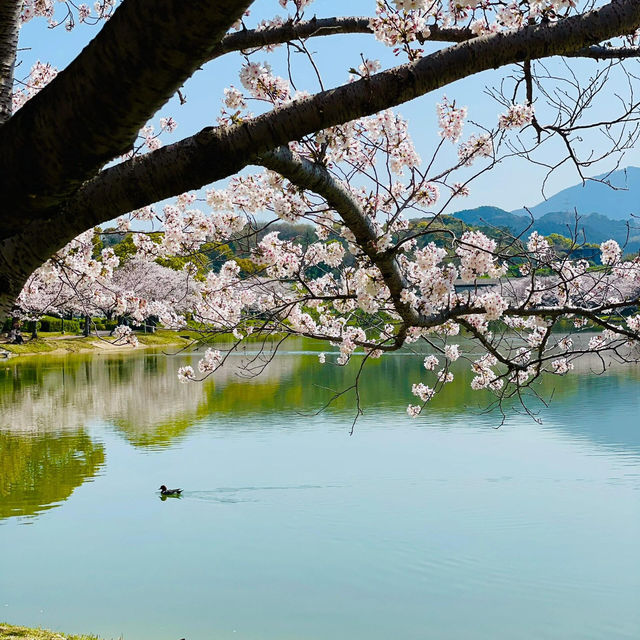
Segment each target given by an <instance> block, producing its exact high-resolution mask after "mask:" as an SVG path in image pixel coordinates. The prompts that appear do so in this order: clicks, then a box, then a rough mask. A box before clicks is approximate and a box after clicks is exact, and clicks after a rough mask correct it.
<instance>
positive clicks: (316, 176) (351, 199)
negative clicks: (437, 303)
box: [256, 147, 420, 326]
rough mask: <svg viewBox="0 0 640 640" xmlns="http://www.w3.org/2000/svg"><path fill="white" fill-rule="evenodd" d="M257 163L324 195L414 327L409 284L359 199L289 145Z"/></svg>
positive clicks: (398, 310)
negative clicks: (405, 296)
mask: <svg viewBox="0 0 640 640" xmlns="http://www.w3.org/2000/svg"><path fill="white" fill-rule="evenodd" d="M256 163H257V164H259V165H262V166H264V167H266V168H267V169H271V170H272V171H275V172H277V173H279V174H280V175H281V176H284V177H285V178H287V180H289V181H290V182H292V183H293V184H295V185H296V186H297V187H302V188H303V189H308V190H309V191H313V192H314V193H317V194H319V195H321V196H322V197H323V198H324V199H325V200H326V201H327V203H328V204H329V206H330V207H331V208H332V209H335V210H336V211H337V212H338V214H339V215H340V217H341V218H342V220H343V221H344V223H345V225H346V226H347V227H348V229H349V230H350V231H351V233H353V235H354V236H355V239H356V243H357V244H358V246H359V247H360V248H361V249H362V251H363V252H364V253H365V254H366V255H367V256H368V258H369V259H370V260H371V262H372V263H373V264H374V265H376V267H378V269H379V270H380V273H381V274H382V277H383V279H384V283H385V284H386V285H387V288H388V289H389V293H390V296H391V300H392V301H393V306H394V307H395V309H396V311H397V312H398V313H399V315H400V317H401V318H402V320H403V321H404V322H405V324H407V325H409V326H411V325H417V324H419V323H420V316H419V315H418V314H417V313H416V311H415V310H414V309H413V307H411V305H409V304H407V303H406V302H403V301H402V298H401V295H402V292H403V291H404V289H405V288H406V286H407V285H406V283H405V281H404V277H403V276H402V273H401V271H400V268H399V266H398V264H397V263H396V261H395V258H394V256H393V255H392V254H389V253H386V252H383V251H382V252H381V251H378V250H377V249H376V246H375V245H376V240H377V235H376V232H375V229H374V227H373V225H372V224H371V221H370V220H369V218H368V217H367V215H366V213H365V212H364V211H363V210H362V207H361V206H360V203H359V202H358V200H357V198H356V197H355V196H354V195H353V194H352V193H350V192H349V191H348V189H346V188H345V187H344V186H343V185H342V184H341V183H340V182H338V181H337V180H336V179H335V178H334V177H333V176H332V175H331V174H330V173H329V172H328V171H327V170H326V169H325V168H324V167H323V166H321V165H318V164H313V163H312V162H310V161H309V160H306V159H305V158H301V157H300V156H298V155H297V154H294V153H293V152H291V151H290V150H289V148H288V147H281V148H280V149H277V150H276V151H271V152H267V153H263V154H261V155H260V156H259V157H258V158H257V159H256Z"/></svg>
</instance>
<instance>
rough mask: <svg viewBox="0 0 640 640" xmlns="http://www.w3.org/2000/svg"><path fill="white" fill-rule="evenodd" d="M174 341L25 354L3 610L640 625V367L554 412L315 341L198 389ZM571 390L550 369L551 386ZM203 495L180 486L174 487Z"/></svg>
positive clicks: (597, 627)
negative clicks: (108, 351)
mask: <svg viewBox="0 0 640 640" xmlns="http://www.w3.org/2000/svg"><path fill="white" fill-rule="evenodd" d="M188 359H189V358H188V357H185V356H179V357H171V356H166V355H164V354H158V353H136V354H127V355H122V354H118V355H109V356H106V355H97V356H93V357H78V356H76V357H68V358H66V359H49V358H47V359H44V358H42V359H33V360H31V361H23V362H22V363H16V362H13V361H9V362H3V363H2V367H1V369H0V545H1V546H0V620H6V621H8V622H12V623H15V624H25V625H33V626H35V625H41V626H45V627H49V628H55V629H61V630H65V631H68V632H93V633H97V634H100V635H102V636H103V637H106V638H110V637H113V638H116V637H119V636H121V635H122V636H124V638H125V640H143V639H148V638H154V640H178V639H179V638H187V640H198V639H200V638H203V639H204V638H207V639H209V638H210V639H214V640H227V639H231V638H233V639H236V640H271V639H273V640H276V639H277V640H293V639H296V640H299V639H304V640H316V639H317V640H321V639H322V640H326V639H328V638H331V639H332V640H342V639H344V640H361V639H362V640H364V639H367V640H376V639H380V640H382V639H384V640H388V639H389V638H403V639H414V638H415V639H420V640H422V639H424V638H437V639H455V640H466V639H472V640H475V639H487V640H488V639H491V640H519V639H523V640H524V639H527V640H534V639H535V640H541V639H547V638H548V639H563V640H564V639H574V638H575V639H580V640H583V639H603V640H605V639H606V640H616V639H622V638H634V639H636V640H637V638H639V637H640V543H639V540H640V417H639V414H640V393H639V391H640V370H638V369H620V370H614V371H612V372H611V373H609V374H607V375H605V376H593V375H589V364H588V363H584V365H583V370H582V371H578V372H577V373H575V374H574V375H572V376H571V377H568V378H564V379H560V380H559V379H557V378H556V379H554V380H553V383H555V385H556V388H555V392H554V393H553V399H552V402H551V405H550V407H549V409H546V410H544V411H542V413H541V414H540V417H541V418H542V420H543V423H542V424H541V425H540V424H537V423H536V422H535V421H533V420H532V419H530V418H528V417H525V416H518V415H512V416H511V418H510V419H509V421H508V422H507V423H506V424H505V425H504V426H503V427H502V428H500V429H495V428H494V427H495V426H496V424H497V423H498V422H499V417H498V416H496V415H493V414H490V415H487V414H484V413H482V412H481V411H480V410H479V408H478V407H479V406H480V407H481V406H486V403H487V402H488V399H487V397H486V396H482V395H478V394H473V393H472V392H471V391H469V390H468V381H469V378H468V375H466V374H463V373H462V372H459V375H458V377H457V382H456V383H454V384H453V385H451V388H450V389H449V392H448V393H447V394H446V395H444V396H442V397H440V398H438V399H437V400H436V401H435V402H434V404H433V405H432V406H431V407H430V410H429V411H428V412H427V413H426V414H423V416H421V417H420V418H419V419H417V420H409V419H408V418H407V417H406V414H405V413H404V408H405V406H406V404H407V403H408V402H409V401H411V399H412V398H411V395H410V386H411V383H412V382H416V381H419V380H420V379H423V380H425V381H426V378H425V377H424V375H423V374H424V369H422V371H421V368H420V365H421V359H419V358H411V357H408V356H406V355H396V356H390V357H385V358H383V359H382V360H381V361H376V362H375V363H372V366H370V367H369V368H368V369H367V370H366V373H365V376H364V379H363V387H362V392H363V403H364V406H365V409H366V411H365V415H364V416H363V418H362V419H361V420H360V421H359V422H358V424H357V426H356V430H355V433H354V435H353V436H351V437H350V436H349V429H350V424H351V419H352V417H353V404H352V399H351V398H349V399H344V400H343V401H341V402H339V403H337V404H336V405H335V406H333V407H331V408H330V409H328V410H327V411H326V412H324V413H321V414H319V415H313V414H312V413H311V412H309V409H310V408H311V409H318V408H320V407H321V406H322V404H323V403H324V402H325V401H326V400H327V399H328V397H329V396H330V395H331V392H330V391H328V390H327V389H328V388H332V389H339V388H342V387H343V386H345V385H346V384H347V383H348V380H349V375H352V374H353V373H354V369H351V370H350V371H346V370H345V369H342V368H338V367H335V366H331V365H325V366H320V365H318V364H317V358H316V357H315V356H313V355H311V354H308V353H305V352H304V351H302V350H301V348H298V350H297V351H292V352H291V353H289V354H286V355H281V356H278V357H277V358H276V359H275V360H274V361H273V362H272V363H271V365H270V366H269V367H268V368H267V370H266V371H265V372H264V374H263V376H262V377H260V378H258V379H250V380H247V379H243V378H242V377H239V376H238V375H237V371H228V372H224V373H221V374H218V375H217V376H216V377H215V379H211V380H209V381H207V382H206V383H204V384H200V385H187V386H184V385H180V384H179V383H178V382H177V380H176V377H175V370H176V368H177V367H178V366H179V365H180V364H184V361H185V360H188ZM542 390H543V392H544V393H545V395H546V396H551V394H552V391H553V386H552V385H551V383H550V382H548V383H546V385H545V386H544V387H543V389H542ZM162 483H164V484H167V485H169V486H172V485H179V486H182V487H184V488H185V493H184V497H183V498H182V499H167V500H165V501H161V500H160V499H159V496H158V494H157V492H156V488H157V487H158V486H159V485H160V484H162Z"/></svg>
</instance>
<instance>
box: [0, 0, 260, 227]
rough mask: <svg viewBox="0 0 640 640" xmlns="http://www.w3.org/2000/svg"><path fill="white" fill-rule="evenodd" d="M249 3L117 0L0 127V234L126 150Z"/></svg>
mask: <svg viewBox="0 0 640 640" xmlns="http://www.w3.org/2000/svg"><path fill="white" fill-rule="evenodd" d="M10 1H11V0H3V3H2V6H4V5H8V4H10ZM18 4H19V3H18ZM250 4H251V0H190V1H189V2H184V1H183V0H156V1H155V2H152V3H150V2H148V1H147V0H124V2H123V3H122V4H121V6H120V7H119V8H118V9H117V10H116V12H115V13H114V15H113V17H112V18H111V19H110V20H109V21H108V22H107V23H106V24H105V26H104V27H103V28H102V30H101V31H100V32H99V33H98V35H97V36H96V37H95V38H94V40H92V41H91V43H90V44H89V45H88V46H87V47H86V48H85V49H84V50H83V51H82V52H81V53H80V55H79V56H78V57H77V58H76V59H75V60H74V61H73V62H72V63H71V64H70V65H69V66H68V67H67V68H66V69H65V70H64V71H62V72H61V73H60V74H58V76H57V77H56V78H55V79H54V80H53V81H52V82H51V83H50V84H49V85H48V86H47V87H45V88H44V89H43V90H42V91H41V92H40V93H39V94H38V95H37V96H35V97H34V98H32V99H31V100H30V101H29V102H28V103H27V104H26V105H25V106H24V107H22V109H20V111H18V112H17V113H16V114H15V115H14V116H13V117H12V118H11V119H10V121H8V122H7V123H6V124H5V125H4V126H3V127H2V128H1V129H0V179H1V180H2V183H1V188H2V194H3V208H4V210H5V211H6V212H8V213H7V214H5V215H3V216H2V220H1V221H0V237H2V236H5V237H6V235H7V234H8V232H11V231H14V230H16V229H18V228H20V227H21V226H22V224H24V219H25V218H24V217H23V216H28V217H30V218H35V217H46V215H47V211H49V210H51V209H53V208H55V207H57V206H58V205H59V204H60V203H61V202H62V201H63V200H65V199H67V198H68V197H69V196H70V195H71V194H72V193H73V192H74V191H76V190H77V188H78V187H79V186H80V185H81V184H82V182H84V181H85V180H87V179H89V178H91V177H93V176H94V175H95V174H96V172H97V171H99V169H100V168H101V167H102V166H103V165H104V164H105V163H106V162H108V161H110V160H112V159H113V158H114V157H117V156H118V155H120V154H123V153H125V152H126V151H127V150H128V149H129V148H130V147H131V146H132V144H133V142H134V140H135V139H136V136H137V133H138V131H139V129H140V128H141V127H142V126H143V125H144V124H145V123H146V122H147V121H148V120H149V118H150V117H151V116H152V115H153V114H154V113H155V112H156V111H157V110H158V109H159V108H160V107H161V106H162V105H163V104H164V103H165V102H166V101H167V100H169V98H171V96H172V95H173V94H174V93H175V91H176V90H177V89H178V87H179V86H180V85H181V84H182V83H183V82H184V81H185V80H186V79H187V78H188V77H190V76H191V75H192V74H193V73H194V71H195V70H196V69H197V68H198V66H199V65H200V64H201V63H202V61H203V60H206V59H207V58H208V57H210V55H211V52H212V50H213V48H214V47H215V46H216V44H217V43H218V42H220V40H221V39H222V37H223V36H224V34H225V32H226V31H227V30H228V29H229V27H230V25H231V24H232V23H233V22H234V21H235V20H237V19H238V18H240V16H241V15H242V13H243V11H244V10H245V9H246V8H247V7H248V6H249V5H250ZM25 149H29V150H32V151H33V152H32V153H25V152H24V150H25ZM19 214H22V215H19Z"/></svg>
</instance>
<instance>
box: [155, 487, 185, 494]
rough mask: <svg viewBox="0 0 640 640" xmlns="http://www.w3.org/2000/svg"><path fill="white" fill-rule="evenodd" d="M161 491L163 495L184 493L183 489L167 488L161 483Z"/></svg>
mask: <svg viewBox="0 0 640 640" xmlns="http://www.w3.org/2000/svg"><path fill="white" fill-rule="evenodd" d="M160 493H161V494H162V495H163V496H179V495H180V494H181V493H182V489H167V487H165V486H164V485H160Z"/></svg>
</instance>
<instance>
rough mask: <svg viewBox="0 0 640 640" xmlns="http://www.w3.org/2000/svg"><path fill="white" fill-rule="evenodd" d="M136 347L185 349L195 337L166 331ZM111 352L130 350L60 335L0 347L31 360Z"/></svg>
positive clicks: (142, 337) (104, 340) (142, 338)
mask: <svg viewBox="0 0 640 640" xmlns="http://www.w3.org/2000/svg"><path fill="white" fill-rule="evenodd" d="M136 336H137V338H138V342H139V343H140V346H139V347H137V348H140V349H144V348H146V347H162V346H177V347H186V346H188V345H189V344H190V343H191V342H192V341H194V340H197V339H198V337H199V335H198V334H197V333H196V332H194V331H178V332H176V331H167V330H158V331H157V332H156V333H139V334H136ZM115 349H123V350H132V349H133V347H131V346H130V345H127V344H122V343H116V342H115V341H114V338H112V337H100V338H99V337H97V336H89V337H87V338H84V337H82V336H74V337H65V338H63V337H62V336H61V334H59V333H55V334H46V333H41V334H40V336H39V337H38V338H37V339H35V340H26V341H25V342H24V343H22V344H7V343H0V352H2V351H7V352H9V354H10V355H12V356H33V355H40V354H51V353H83V352H88V351H113V350H115Z"/></svg>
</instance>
